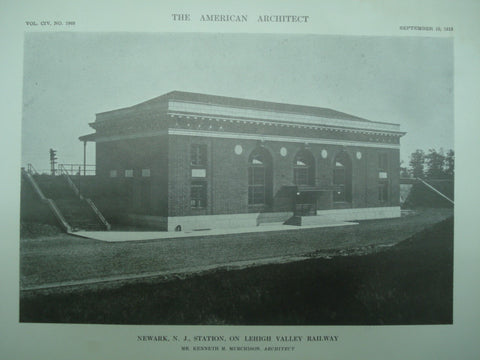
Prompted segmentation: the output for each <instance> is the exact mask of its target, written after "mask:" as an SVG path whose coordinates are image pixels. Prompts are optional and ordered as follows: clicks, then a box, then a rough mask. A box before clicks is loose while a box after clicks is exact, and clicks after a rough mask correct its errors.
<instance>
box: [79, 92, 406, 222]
mask: <svg viewBox="0 0 480 360" xmlns="http://www.w3.org/2000/svg"><path fill="white" fill-rule="evenodd" d="M90 126H91V127H92V128H93V129H95V130H96V132H95V133H94V134H90V135H85V136H82V137H80V140H81V141H83V142H84V144H86V142H88V141H93V142H95V143H96V174H97V175H96V176H97V178H99V180H100V178H102V181H103V182H105V181H107V182H109V183H110V184H111V185H112V186H115V184H116V183H118V182H122V183H123V184H127V187H124V188H123V189H125V190H124V192H126V193H125V194H123V195H125V196H126V197H127V202H126V203H125V208H123V209H121V211H122V212H123V213H125V214H127V215H128V219H129V220H130V221H132V222H134V223H137V224H148V225H150V226H156V227H158V228H163V229H165V230H174V229H177V230H179V229H182V230H195V229H207V228H215V227H233V226H255V225H261V224H264V223H267V224H268V223H279V222H287V223H288V222H289V221H290V222H292V219H295V218H297V219H298V218H301V219H306V220H310V223H312V221H313V222H321V221H347V220H362V219H374V218H387V217H397V216H400V207H399V166H400V160H399V148H400V137H401V136H403V135H404V133H403V132H401V131H400V127H399V125H398V124H391V123H385V122H376V121H370V120H366V119H362V118H360V117H357V116H353V115H348V114H345V113H342V112H338V111H334V110H331V109H326V108H319V107H311V106H301V105H291V104H283V103H273V102H265V101H257V100H246V99H239V98H230V97H223V96H212V95H206V94H197V93H188V92H180V91H173V92H169V93H167V94H164V95H162V96H159V97H157V98H154V99H151V100H148V101H146V102H143V103H140V104H138V105H134V106H131V107H127V108H122V109H118V110H113V111H108V112H103V113H99V114H97V115H96V120H95V122H93V123H91V124H90ZM292 223H294V222H292ZM304 223H308V221H307V222H305V221H304Z"/></svg>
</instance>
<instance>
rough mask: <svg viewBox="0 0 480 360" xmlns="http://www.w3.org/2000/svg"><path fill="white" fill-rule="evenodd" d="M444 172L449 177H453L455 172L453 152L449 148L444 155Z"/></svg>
mask: <svg viewBox="0 0 480 360" xmlns="http://www.w3.org/2000/svg"><path fill="white" fill-rule="evenodd" d="M444 172H445V175H446V176H447V177H449V178H453V176H454V174H455V153H454V151H453V150H451V149H450V150H448V151H447V154H446V155H445V164H444Z"/></svg>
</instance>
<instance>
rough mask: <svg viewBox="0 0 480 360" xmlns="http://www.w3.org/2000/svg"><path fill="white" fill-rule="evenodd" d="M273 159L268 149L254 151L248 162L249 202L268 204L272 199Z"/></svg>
mask: <svg viewBox="0 0 480 360" xmlns="http://www.w3.org/2000/svg"><path fill="white" fill-rule="evenodd" d="M271 192H272V160H271V156H270V154H269V153H268V151H267V150H265V149H263V148H259V149H256V150H254V151H253V153H252V154H251V155H250V158H249V164H248V204H249V205H267V204H269V203H270V201H271V197H272V196H271Z"/></svg>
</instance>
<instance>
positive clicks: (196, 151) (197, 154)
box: [190, 144, 207, 167]
mask: <svg viewBox="0 0 480 360" xmlns="http://www.w3.org/2000/svg"><path fill="white" fill-rule="evenodd" d="M190 163H191V165H193V166H199V167H201V166H207V145H204V144H202V145H200V144H192V146H191V148H190Z"/></svg>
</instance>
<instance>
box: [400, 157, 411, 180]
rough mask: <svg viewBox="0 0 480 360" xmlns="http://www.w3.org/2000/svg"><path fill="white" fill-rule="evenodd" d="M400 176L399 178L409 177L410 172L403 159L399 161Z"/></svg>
mask: <svg viewBox="0 0 480 360" xmlns="http://www.w3.org/2000/svg"><path fill="white" fill-rule="evenodd" d="M400 177H401V178H409V177H410V173H409V171H408V168H407V167H406V166H404V162H403V160H401V161H400Z"/></svg>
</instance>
